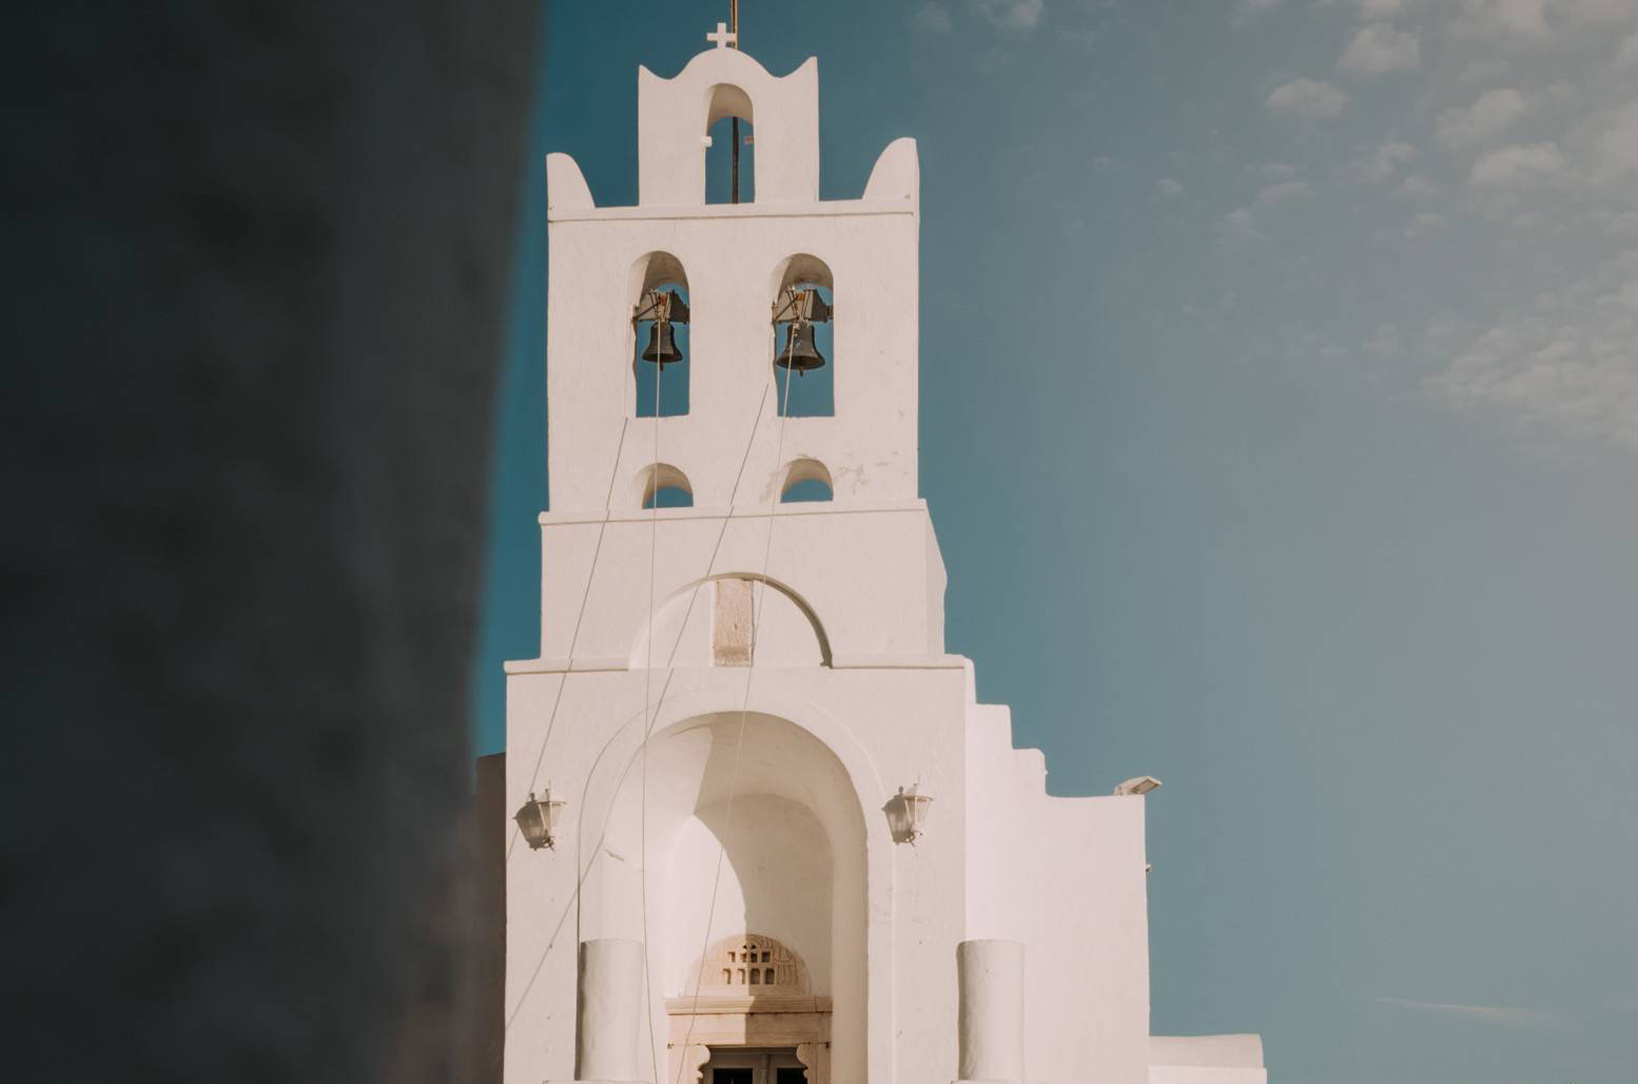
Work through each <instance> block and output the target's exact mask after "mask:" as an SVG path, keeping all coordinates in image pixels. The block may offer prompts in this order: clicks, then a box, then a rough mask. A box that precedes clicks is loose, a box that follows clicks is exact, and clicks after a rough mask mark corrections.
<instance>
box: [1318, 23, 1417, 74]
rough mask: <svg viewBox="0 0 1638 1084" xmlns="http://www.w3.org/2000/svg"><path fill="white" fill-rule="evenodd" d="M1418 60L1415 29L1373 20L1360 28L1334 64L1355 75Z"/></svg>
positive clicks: (1405, 65)
mask: <svg viewBox="0 0 1638 1084" xmlns="http://www.w3.org/2000/svg"><path fill="white" fill-rule="evenodd" d="M1421 63H1422V44H1421V41H1420V39H1418V38H1417V36H1416V34H1415V33H1414V32H1412V31H1409V30H1395V29H1394V28H1393V27H1392V26H1389V25H1388V24H1387V23H1373V24H1371V25H1370V26H1366V27H1361V28H1360V31H1359V33H1357V34H1355V35H1354V40H1353V41H1351V42H1349V43H1348V48H1347V51H1345V52H1344V53H1343V54H1342V59H1341V60H1339V61H1338V62H1337V65H1338V67H1340V68H1341V69H1342V70H1343V71H1345V72H1351V73H1353V74H1354V75H1365V76H1375V75H1385V74H1387V73H1388V72H1391V71H1399V70H1402V69H1406V68H1415V67H1418V66H1419V65H1420V64H1421Z"/></svg>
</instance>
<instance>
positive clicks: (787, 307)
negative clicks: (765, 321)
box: [773, 286, 836, 324]
mask: <svg viewBox="0 0 1638 1084" xmlns="http://www.w3.org/2000/svg"><path fill="white" fill-rule="evenodd" d="M835 312H836V306H834V305H830V304H827V303H826V301H825V299H824V298H822V297H820V296H819V291H818V290H814V289H811V288H810V289H806V290H798V289H797V288H796V287H794V286H787V287H786V288H785V292H784V293H783V294H780V295H779V298H778V299H777V300H775V301H774V303H773V322H774V323H776V324H806V323H821V324H823V323H826V322H827V321H829V320H830V318H831V316H832V314H834V313H835Z"/></svg>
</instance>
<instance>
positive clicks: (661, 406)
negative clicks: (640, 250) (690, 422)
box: [627, 252, 690, 418]
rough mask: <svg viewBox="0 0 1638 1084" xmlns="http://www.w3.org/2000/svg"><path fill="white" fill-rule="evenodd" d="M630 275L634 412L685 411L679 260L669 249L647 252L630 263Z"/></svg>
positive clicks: (684, 293) (683, 292)
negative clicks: (667, 250)
mask: <svg viewBox="0 0 1638 1084" xmlns="http://www.w3.org/2000/svg"><path fill="white" fill-rule="evenodd" d="M629 279H630V285H629V292H630V296H631V299H632V305H631V338H630V339H629V340H628V342H627V353H628V355H629V356H630V357H631V373H632V415H633V417H638V418H654V417H660V418H670V417H677V416H680V415H684V414H687V413H688V405H689V404H688V399H689V396H688V386H689V381H690V372H689V370H690V364H689V359H690V350H689V336H688V327H689V321H690V313H689V308H688V275H687V273H686V272H684V270H683V266H682V261H680V260H678V259H677V257H675V256H673V255H672V254H671V253H669V252H650V253H648V254H647V255H646V256H644V257H642V258H641V259H639V260H638V261H637V262H636V263H634V264H633V265H632V268H631V274H630V276H629Z"/></svg>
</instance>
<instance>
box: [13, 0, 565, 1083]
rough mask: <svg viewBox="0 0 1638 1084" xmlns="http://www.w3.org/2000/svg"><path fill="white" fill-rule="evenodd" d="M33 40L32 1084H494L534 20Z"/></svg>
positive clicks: (17, 332)
mask: <svg viewBox="0 0 1638 1084" xmlns="http://www.w3.org/2000/svg"><path fill="white" fill-rule="evenodd" d="M12 14H13V18H12V19H11V20H10V25H9V27H8V33H7V37H8V38H9V39H10V40H9V43H8V44H9V45H10V46H11V50H10V51H12V52H14V53H16V54H17V55H16V56H15V57H13V58H12V59H10V60H8V61H7V63H6V64H5V65H4V75H3V76H0V79H3V80H4V83H5V85H6V93H5V96H4V106H3V108H4V110H5V116H6V132H7V144H8V145H7V151H6V156H5V163H4V167H3V168H4V171H5V181H6V191H7V200H6V209H5V215H6V218H7V225H6V229H5V236H6V247H7V249H8V253H7V255H8V259H7V263H8V265H9V270H10V272H11V274H10V275H9V276H8V278H9V279H10V285H9V289H8V300H9V301H10V302H12V305H10V306H8V308H9V309H11V311H12V315H11V316H10V317H9V318H8V327H7V336H6V340H7V341H6V348H5V351H4V355H5V356H4V380H5V384H4V393H3V395H0V409H3V411H4V422H5V424H4V431H5V433H6V443H7V446H8V450H7V452H6V455H5V456H4V462H5V464H6V468H5V469H6V478H7V482H6V490H5V505H6V509H7V513H8V514H7V516H6V520H7V527H6V531H5V538H6V543H5V544H6V557H5V561H4V566H3V568H4V577H5V581H4V597H5V605H4V611H5V623H4V625H5V630H6V631H5V637H6V641H5V652H6V655H5V657H6V668H7V677H6V682H5V691H4V716H3V717H4V720H5V727H6V754H5V756H4V758H3V761H4V774H5V779H4V784H3V788H0V801H3V803H4V805H3V808H0V833H3V836H0V862H3V869H0V883H3V884H4V886H5V888H4V890H3V891H4V896H3V903H0V955H3V958H4V960H5V966H6V973H7V979H8V986H9V992H10V993H11V994H12V997H11V998H10V999H8V1000H11V1001H12V1003H13V1004H14V1005H18V1006H20V1008H21V1012H20V1013H17V1012H16V1011H15V1010H14V1014H13V1023H14V1024H20V1025H21V1026H20V1027H17V1028H15V1029H14V1030H15V1032H16V1033H17V1037H16V1038H14V1039H13V1040H10V1041H8V1043H7V1047H8V1049H7V1054H6V1070H5V1073H4V1075H5V1077H6V1078H7V1079H8V1080H12V1081H19V1082H35V1081H41V1082H43V1081H51V1082H65V1084H66V1082H75V1081H98V1082H107V1081H115V1080H120V1081H211V1082H213V1084H219V1082H221V1081H227V1080H232V1081H236V1082H241V1084H242V1082H248V1081H264V1080H266V1081H275V1080H302V1081H348V1082H353V1081H367V1080H381V1081H395V1082H414V1081H445V1080H467V1079H473V1078H475V1077H476V1076H478V1075H479V1073H478V1070H477V1068H476V1066H477V1065H478V1064H479V1063H480V1062H481V1061H482V1058H481V1057H475V1056H474V1054H475V1051H476V1050H478V1049H479V1048H480V1047H481V1045H482V1044H483V1043H484V1042H485V1041H486V1040H485V1038H484V1037H483V1036H482V1035H481V1034H479V1029H480V1025H479V1024H477V1023H475V1021H476V1019H477V1016H478V1011H477V1006H478V1004H479V1002H481V1000H482V999H481V998H480V997H479V996H478V991H477V990H476V987H477V986H478V985H479V984H480V978H479V977H478V976H476V975H474V973H473V972H472V971H471V970H470V969H467V970H463V966H464V965H463V963H462V961H464V960H467V959H471V958H473V953H472V951H471V949H472V947H473V945H472V942H473V940H474V939H475V938H476V937H477V936H478V934H476V933H474V930H475V929H478V928H480V927H481V921H480V920H479V919H480V917H481V914H482V912H483V907H482V904H481V898H482V895H481V889H480V890H474V889H473V887H472V883H471V878H470V875H469V870H470V867H471V863H472V861H473V856H472V853H471V851H472V848H471V840H472V828H471V817H472V810H471V807H470V793H471V788H472V771H471V767H470V760H469V759H468V757H467V750H468V735H467V729H466V722H467V720H466V712H467V703H468V698H467V695H466V690H465V688H464V684H465V678H466V675H467V673H468V660H469V654H470V649H471V644H472V637H473V624H474V591H475V585H476V582H477V576H478V568H477V559H478V555H479V552H480V539H479V537H478V530H479V527H480V525H481V521H482V512H483V504H484V499H485V493H486V481H485V479H486V475H487V463H486V455H487V451H488V448H489V447H490V442H489V439H488V420H489V416H490V410H491V402H492V399H493V392H494V370H495V361H496V357H497V353H498V349H499V331H500V325H501V322H502V311H501V309H502V306H501V299H502V296H503V293H504V286H505V282H504V278H505V275H506V271H507V268H508V267H509V266H510V264H511V259H510V248H511V244H512V236H513V235H512V227H513V224H514V214H515V210H516V206H517V203H518V200H519V198H520V197H521V196H523V194H524V193H523V192H522V191H521V190H520V182H521V178H522V177H523V174H524V165H525V163H524V162H523V160H522V154H523V136H524V128H525V120H526V117H527V114H528V109H529V104H530V103H529V96H530V87H531V77H532V74H533V73H532V70H531V67H532V63H533V59H534V57H535V55H536V52H537V49H538V47H539V43H540V41H541V34H540V32H539V30H538V22H537V20H538V19H539V14H538V12H537V9H536V7H535V5H534V4H532V3H523V2H519V3H503V2H499V0H395V2H394V3H391V4H385V3H382V4H370V5H366V4H356V3H351V4H350V3H316V2H277V3H275V2H260V3H250V2H242V0H220V2H216V3H193V4H188V3H178V2H155V3H143V4H106V3H105V4H83V3H73V2H58V3H49V4H45V3H35V4H28V5H25V10H24V11H23V12H22V18H21V19H18V18H17V13H16V12H13V13H12Z"/></svg>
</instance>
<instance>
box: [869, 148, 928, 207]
mask: <svg viewBox="0 0 1638 1084" xmlns="http://www.w3.org/2000/svg"><path fill="white" fill-rule="evenodd" d="M920 197H921V163H920V160H919V159H918V158H917V156H916V141H915V140H914V139H911V138H910V137H909V136H905V137H903V138H901V139H895V140H894V141H893V142H891V143H889V144H888V145H887V147H886V149H884V150H883V151H882V153H881V154H880V155H879V156H878V157H877V158H876V164H875V166H873V167H872V168H871V170H870V181H869V183H867V184H866V185H865V191H864V198H865V199H870V200H909V201H910V202H911V203H915V202H917V200H919V199H920Z"/></svg>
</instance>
